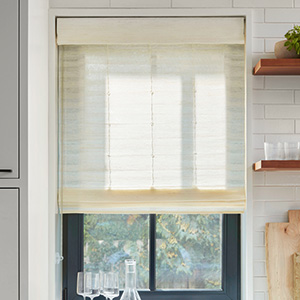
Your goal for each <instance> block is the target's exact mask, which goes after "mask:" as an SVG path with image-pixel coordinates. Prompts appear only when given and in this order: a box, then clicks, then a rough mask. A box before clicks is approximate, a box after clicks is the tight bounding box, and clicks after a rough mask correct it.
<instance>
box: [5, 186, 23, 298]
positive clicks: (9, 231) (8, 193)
mask: <svg viewBox="0 0 300 300" xmlns="http://www.w3.org/2000/svg"><path fill="white" fill-rule="evenodd" d="M0 241H1V242H0V245H1V246H0V270H1V272H0V291H1V299H11V300H18V299H19V274H18V273H19V272H18V269H19V255H18V253H19V195H18V190H17V189H2V190H1V189H0Z"/></svg>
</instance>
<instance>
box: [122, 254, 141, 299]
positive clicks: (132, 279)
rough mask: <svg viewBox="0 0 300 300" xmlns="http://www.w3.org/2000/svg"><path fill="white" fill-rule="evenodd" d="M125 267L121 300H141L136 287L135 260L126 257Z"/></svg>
mask: <svg viewBox="0 0 300 300" xmlns="http://www.w3.org/2000/svg"><path fill="white" fill-rule="evenodd" d="M125 269H126V280H125V290H124V292H123V294H122V297H121V300H141V298H140V295H139V293H138V292H137V289H136V261H135V260H134V259H126V260H125Z"/></svg>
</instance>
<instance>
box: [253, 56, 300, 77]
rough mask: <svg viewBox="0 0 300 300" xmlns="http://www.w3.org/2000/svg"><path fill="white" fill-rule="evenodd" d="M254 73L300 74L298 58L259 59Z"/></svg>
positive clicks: (299, 60)
mask: <svg viewBox="0 0 300 300" xmlns="http://www.w3.org/2000/svg"><path fill="white" fill-rule="evenodd" d="M253 74H254V75H300V58H286V59H261V60H260V61H259V62H258V63H257V65H256V66H255V68H254V71H253Z"/></svg>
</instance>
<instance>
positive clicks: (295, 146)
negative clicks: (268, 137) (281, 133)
mask: <svg viewBox="0 0 300 300" xmlns="http://www.w3.org/2000/svg"><path fill="white" fill-rule="evenodd" d="M284 154H285V159H286V160H298V159H299V143H294V142H285V143H284Z"/></svg>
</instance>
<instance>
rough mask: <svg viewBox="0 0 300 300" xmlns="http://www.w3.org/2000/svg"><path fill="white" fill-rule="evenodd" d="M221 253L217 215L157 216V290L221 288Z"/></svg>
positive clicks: (219, 217) (218, 217)
mask: <svg viewBox="0 0 300 300" xmlns="http://www.w3.org/2000/svg"><path fill="white" fill-rule="evenodd" d="M221 253H222V217H221V215H157V218H156V277H157V278H156V285H157V288H158V289H214V290H219V289H221V287H222V259H221Z"/></svg>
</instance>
